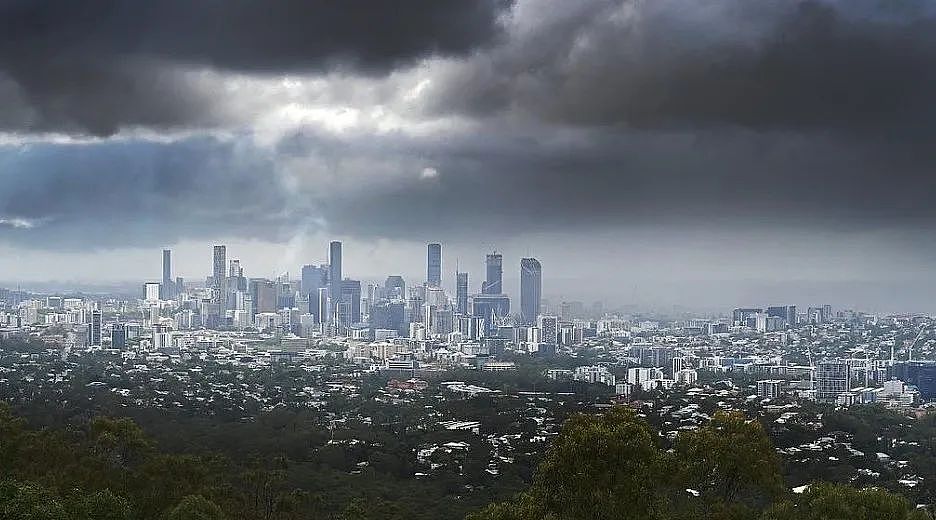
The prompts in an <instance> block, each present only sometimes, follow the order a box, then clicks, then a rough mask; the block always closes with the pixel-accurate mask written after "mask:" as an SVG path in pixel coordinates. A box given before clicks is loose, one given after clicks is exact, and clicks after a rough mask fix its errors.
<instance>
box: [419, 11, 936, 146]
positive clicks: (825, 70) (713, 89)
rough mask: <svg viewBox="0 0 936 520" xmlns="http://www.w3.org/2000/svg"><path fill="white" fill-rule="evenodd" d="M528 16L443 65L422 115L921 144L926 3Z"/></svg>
mask: <svg viewBox="0 0 936 520" xmlns="http://www.w3.org/2000/svg"><path fill="white" fill-rule="evenodd" d="M530 11H531V13H529V18H535V21H534V22H533V23H531V24H522V23H518V24H517V27H513V28H512V29H513V30H512V31H511V33H510V40H509V42H508V43H507V44H505V45H503V46H501V47H499V48H497V49H496V50H495V51H494V52H491V53H483V54H479V55H477V56H475V57H473V58H472V59H471V60H469V61H468V62H467V63H466V64H464V65H458V66H453V67H451V68H450V69H449V70H448V73H447V74H446V75H445V76H443V77H442V78H440V80H439V81H438V82H437V83H436V86H435V88H434V90H433V93H434V94H435V98H434V99H433V100H432V103H430V105H429V109H430V110H434V111H441V112H450V111H456V112H462V113H468V114H474V115H482V116H483V115H486V114H492V113H499V112H502V111H505V110H514V111H516V112H518V113H521V114H526V115H533V116H534V117H536V118H540V119H544V120H547V121H551V122H557V123H565V124H575V125H598V126H602V125H625V126H629V127H634V128H670V129H672V128H710V127H712V126H740V127H745V128H750V129H755V130H777V129H780V130H795V131H800V130H809V131H811V130H820V131H832V132H837V133H863V134H874V136H875V137H876V136H877V134H879V133H880V132H882V131H886V132H899V133H900V136H899V137H901V138H907V137H914V136H917V135H919V134H920V133H921V132H922V133H924V134H925V135H927V136H930V135H932V129H933V127H934V116H936V114H934V103H933V102H932V96H931V92H932V91H933V90H934V88H936V71H934V69H933V67H932V63H934V62H936V9H934V8H933V5H932V3H930V2H924V1H922V0H920V1H917V0H908V1H902V2H881V1H877V0H860V1H838V0H801V1H791V2H750V1H746V0H709V1H700V2H685V1H681V0H659V1H654V2H638V1H633V0H593V1H590V2H554V3H553V4H551V8H549V9H543V10H542V11H538V10H535V9H532V8H531V9H530ZM533 11H535V12H533ZM544 13H545V14H544Z"/></svg>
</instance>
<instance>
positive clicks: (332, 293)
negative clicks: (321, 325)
mask: <svg viewBox="0 0 936 520" xmlns="http://www.w3.org/2000/svg"><path fill="white" fill-rule="evenodd" d="M328 296H329V298H331V301H332V308H331V310H330V311H329V320H331V318H332V316H334V314H335V311H336V310H337V309H338V304H339V303H341V242H339V241H337V240H335V241H333V242H332V243H330V244H329V245H328Z"/></svg>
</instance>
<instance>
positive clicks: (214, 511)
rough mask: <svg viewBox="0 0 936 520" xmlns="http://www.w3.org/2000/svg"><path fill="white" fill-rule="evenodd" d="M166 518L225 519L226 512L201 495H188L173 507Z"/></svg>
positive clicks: (184, 519)
mask: <svg viewBox="0 0 936 520" xmlns="http://www.w3.org/2000/svg"><path fill="white" fill-rule="evenodd" d="M166 520H224V512H223V511H221V508H220V507H218V505H217V504H215V503H214V502H212V501H211V500H208V499H207V498H205V497H203V496H201V495H188V496H186V497H184V498H183V499H182V501H180V502H179V503H178V504H177V505H176V506H175V507H174V508H172V511H170V512H169V514H168V515H167V516H166Z"/></svg>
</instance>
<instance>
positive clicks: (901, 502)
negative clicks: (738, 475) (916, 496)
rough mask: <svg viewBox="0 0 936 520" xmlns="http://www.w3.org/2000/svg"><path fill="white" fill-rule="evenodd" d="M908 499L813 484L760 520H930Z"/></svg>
mask: <svg viewBox="0 0 936 520" xmlns="http://www.w3.org/2000/svg"><path fill="white" fill-rule="evenodd" d="M931 519H932V516H930V515H929V514H928V513H926V512H925V511H923V510H918V509H915V508H914V507H913V506H912V505H911V504H910V502H909V501H908V500H907V499H906V498H904V497H902V496H900V495H897V494H894V493H890V492H888V491H885V490H883V489H856V488H853V487H851V486H846V485H841V484H829V483H816V484H813V485H811V486H810V487H809V488H808V489H807V490H806V492H804V493H803V494H801V495H799V496H798V497H796V498H795V499H794V500H792V501H784V502H781V503H779V504H776V505H774V506H773V507H771V508H770V509H768V510H767V511H766V512H764V514H763V515H762V516H761V520H931Z"/></svg>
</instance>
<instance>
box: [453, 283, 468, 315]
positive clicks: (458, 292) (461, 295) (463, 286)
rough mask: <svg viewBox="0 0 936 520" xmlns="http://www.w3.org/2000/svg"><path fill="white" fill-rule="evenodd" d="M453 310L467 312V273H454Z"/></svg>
mask: <svg viewBox="0 0 936 520" xmlns="http://www.w3.org/2000/svg"><path fill="white" fill-rule="evenodd" d="M455 311H456V312H458V314H462V315H464V314H468V273H455Z"/></svg>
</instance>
